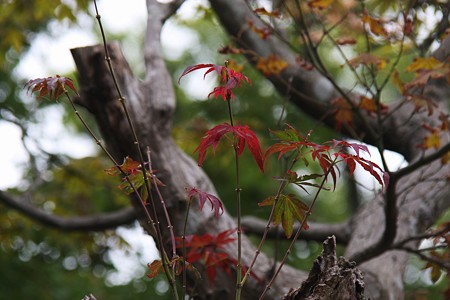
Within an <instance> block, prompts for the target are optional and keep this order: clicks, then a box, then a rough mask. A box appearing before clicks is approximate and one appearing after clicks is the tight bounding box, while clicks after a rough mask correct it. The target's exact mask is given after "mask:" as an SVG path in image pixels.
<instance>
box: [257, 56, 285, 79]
mask: <svg viewBox="0 0 450 300" xmlns="http://www.w3.org/2000/svg"><path fill="white" fill-rule="evenodd" d="M287 67H288V63H287V62H286V61H284V60H282V59H281V58H279V57H278V56H276V55H275V54H271V55H269V56H268V57H260V58H259V59H258V63H257V64H256V68H257V69H258V70H260V71H261V72H262V73H263V74H264V76H271V75H278V74H280V73H281V72H283V70H284V69H286V68H287Z"/></svg>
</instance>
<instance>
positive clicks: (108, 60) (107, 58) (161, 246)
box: [94, 0, 178, 299]
mask: <svg viewBox="0 0 450 300" xmlns="http://www.w3.org/2000/svg"><path fill="white" fill-rule="evenodd" d="M94 7H95V13H96V16H95V17H96V19H97V21H98V25H99V28H100V32H101V36H102V40H103V46H104V50H105V61H106V63H107V65H108V69H109V71H110V74H111V78H112V80H113V82H114V86H115V88H116V91H117V94H118V96H119V102H120V103H121V105H122V108H123V110H124V113H125V116H126V119H127V122H128V125H129V128H130V130H131V133H132V136H133V143H134V144H135V145H136V149H137V152H138V153H139V160H140V163H141V166H142V175H143V177H144V183H145V188H146V190H147V193H148V195H150V199H152V197H151V186H150V182H149V179H148V176H147V170H146V168H145V162H144V155H143V153H142V149H141V146H140V143H139V139H138V137H137V133H136V129H135V127H134V124H133V121H132V119H131V115H130V113H129V111H128V107H127V105H126V103H125V97H124V96H123V94H122V92H121V89H120V87H119V84H118V81H117V79H116V75H115V72H114V68H113V66H112V63H111V57H110V56H109V50H108V46H107V43H106V35H105V32H104V30H103V25H102V22H101V16H100V14H99V11H98V7H97V1H96V0H94ZM150 205H151V206H152V209H153V213H154V216H153V219H154V220H155V221H156V227H157V230H156V233H157V239H156V240H157V241H158V244H159V245H158V248H159V249H160V253H161V259H162V260H163V262H164V263H163V267H164V271H165V272H164V273H165V274H166V277H167V280H168V281H169V283H170V285H171V287H172V291H173V294H174V297H175V299H178V293H177V290H176V284H175V278H174V277H173V276H172V275H170V273H169V270H168V263H169V260H168V258H167V254H166V252H165V248H164V244H163V241H162V234H161V231H160V228H159V224H160V223H159V221H158V215H157V214H156V208H155V203H154V202H153V201H150ZM144 207H145V205H144ZM145 210H146V211H147V209H145ZM147 213H148V211H147ZM167 216H168V215H167V214H166V217H167ZM167 222H168V224H170V220H169V219H167ZM171 235H173V232H171ZM174 241H175V239H174V238H172V243H173V244H174V243H175V242H174ZM175 252H176V251H175Z"/></svg>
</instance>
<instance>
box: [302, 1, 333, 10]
mask: <svg viewBox="0 0 450 300" xmlns="http://www.w3.org/2000/svg"><path fill="white" fill-rule="evenodd" d="M333 2H334V0H311V1H309V2H308V6H309V7H311V8H317V9H324V8H327V7H328V6H330V5H331V4H332V3H333Z"/></svg>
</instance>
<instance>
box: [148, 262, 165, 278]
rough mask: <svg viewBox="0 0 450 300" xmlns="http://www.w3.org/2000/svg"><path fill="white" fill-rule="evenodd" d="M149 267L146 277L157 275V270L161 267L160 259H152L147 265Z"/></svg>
mask: <svg viewBox="0 0 450 300" xmlns="http://www.w3.org/2000/svg"><path fill="white" fill-rule="evenodd" d="M147 266H148V268H149V269H150V274H148V275H147V277H148V278H153V277H155V276H156V275H158V273H159V271H160V270H161V269H162V261H160V260H154V261H153V262H152V263H151V264H148V265H147Z"/></svg>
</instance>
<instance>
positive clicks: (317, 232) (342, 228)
mask: <svg viewBox="0 0 450 300" xmlns="http://www.w3.org/2000/svg"><path fill="white" fill-rule="evenodd" d="M266 223H267V221H266V220H261V219H259V218H257V217H253V216H245V217H243V218H242V226H243V230H244V232H245V233H246V234H255V235H257V236H261V235H262V233H263V232H264V228H265V227H266ZM308 223H309V229H308V230H304V231H303V232H302V233H301V234H300V239H301V240H310V241H317V242H323V241H324V240H326V239H327V238H328V237H329V236H331V235H334V236H335V237H336V240H337V242H338V243H340V244H344V245H345V244H347V243H348V241H349V240H350V234H351V232H350V224H349V222H343V223H337V224H324V223H311V222H308ZM297 229H298V224H296V225H294V231H296V230H297ZM280 232H282V231H281V230H280V228H279V227H272V228H271V229H270V230H269V232H268V233H267V237H268V238H276V237H277V236H279V233H280Z"/></svg>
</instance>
